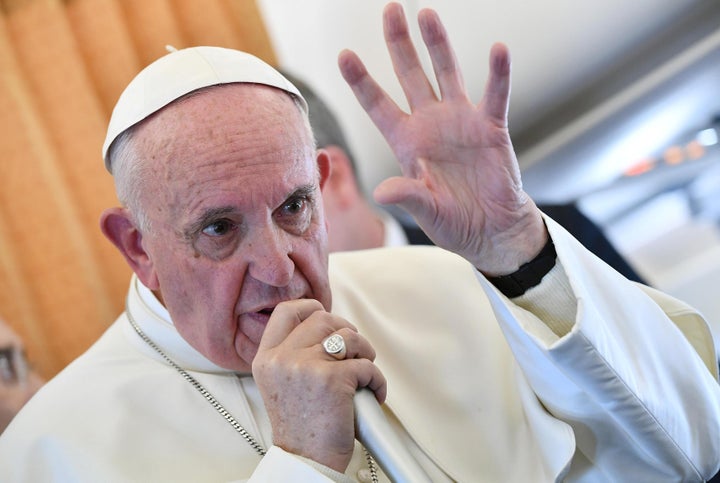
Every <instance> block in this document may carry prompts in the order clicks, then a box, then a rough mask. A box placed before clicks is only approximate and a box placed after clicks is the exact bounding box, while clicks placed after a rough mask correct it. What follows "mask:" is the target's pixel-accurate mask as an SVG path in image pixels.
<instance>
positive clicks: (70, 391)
mask: <svg viewBox="0 0 720 483" xmlns="http://www.w3.org/2000/svg"><path fill="white" fill-rule="evenodd" d="M384 15H385V31H386V39H387V44H388V47H389V50H390V53H391V56H392V59H393V63H394V65H395V69H396V71H397V73H398V77H399V79H400V82H401V84H402V86H403V88H404V90H405V93H406V95H407V97H408V100H409V103H410V107H411V111H412V112H411V113H410V114H406V113H404V112H402V111H401V110H399V109H398V107H397V106H396V105H395V104H394V103H393V102H392V101H391V100H390V99H389V98H388V97H387V96H386V95H385V94H384V92H383V91H382V90H381V89H380V88H379V87H378V85H377V84H376V83H375V82H374V80H373V79H372V78H371V77H370V76H369V75H368V74H367V72H366V71H365V69H364V67H363V66H362V64H361V63H360V61H359V59H358V58H357V57H356V56H355V55H354V54H353V53H350V52H343V53H342V54H341V56H340V59H339V62H340V68H341V70H342V73H343V75H344V77H345V79H346V80H347V82H348V83H349V85H350V86H351V87H352V89H353V90H354V92H355V94H356V96H357V98H358V100H359V101H360V103H361V104H362V105H363V107H364V108H365V110H366V111H367V112H368V113H369V115H370V116H371V117H372V119H373V121H374V122H375V124H376V125H377V126H378V128H379V129H380V130H381V131H382V132H383V134H384V135H385V137H386V138H387V139H388V141H389V142H390V144H391V145H392V146H393V148H394V151H395V153H396V155H397V157H398V161H399V162H400V165H401V168H402V171H403V176H402V177H398V178H393V179H389V180H386V181H385V182H384V183H382V184H381V185H380V186H379V188H378V190H377V191H376V196H377V198H378V201H380V202H383V203H396V204H399V205H400V206H402V207H403V208H405V209H406V210H407V211H409V212H410V213H411V214H412V215H413V216H414V217H415V218H416V219H417V221H418V223H419V224H420V226H422V228H423V229H424V230H425V231H426V233H427V234H428V235H429V236H430V237H431V238H432V239H433V241H434V242H435V243H436V244H437V245H439V246H441V247H443V248H444V249H440V248H436V247H420V248H417V247H416V248H409V247H404V248H397V249H387V250H375V251H370V252H351V253H348V254H343V255H338V256H337V257H336V256H333V257H332V258H331V259H330V261H329V264H328V257H327V253H326V252H327V249H326V244H327V237H326V231H325V221H324V215H323V210H322V202H321V200H320V194H319V190H320V187H321V186H322V185H323V183H324V181H325V180H326V179H327V176H328V160H327V155H326V154H325V153H324V152H322V150H321V151H319V152H316V150H315V148H314V144H313V141H312V135H311V132H310V129H309V127H308V121H307V117H306V113H305V104H304V102H303V101H302V99H301V97H300V96H299V94H298V93H297V91H296V89H295V88H294V87H293V86H292V85H291V84H289V83H288V82H287V81H285V79H284V78H283V77H282V76H280V75H279V74H278V73H277V72H275V71H274V70H272V69H271V68H269V67H268V66H266V65H264V64H262V63H261V62H260V61H258V60H257V59H254V58H252V57H250V56H247V55H245V54H243V53H240V52H234V51H227V50H225V49H218V48H193V49H186V50H182V51H178V52H175V53H171V54H169V55H168V56H166V57H164V58H162V59H160V60H158V61H157V62H155V63H153V64H152V65H150V66H149V67H148V68H146V69H145V70H144V71H143V72H142V73H140V74H139V76H138V77H137V78H136V79H135V80H134V81H133V82H132V83H131V84H130V85H129V86H128V88H127V90H126V91H125V93H124V94H123V95H122V96H121V98H120V100H119V101H118V104H117V106H116V108H115V111H114V113H113V117H112V120H111V122H110V126H109V129H108V137H107V140H106V143H105V148H106V154H105V160H106V164H107V167H108V169H110V170H111V172H112V173H113V175H114V177H115V181H116V185H117V190H118V195H119V197H120V199H121V201H122V203H123V207H121V208H113V209H109V210H107V211H106V212H105V213H104V214H103V216H102V220H101V226H102V230H103V232H104V233H105V235H106V236H107V237H108V238H109V239H110V240H111V241H112V242H113V243H114V244H115V245H116V246H117V247H118V249H119V250H120V251H121V252H122V253H123V255H124V256H125V258H126V259H127V261H128V263H129V264H130V266H131V267H132V268H133V271H134V273H135V275H134V277H133V279H132V281H131V286H130V291H129V294H128V299H127V307H126V310H125V312H124V313H123V314H122V315H121V316H120V318H119V319H118V320H117V321H116V323H115V324H114V325H113V326H112V327H111V328H110V329H109V330H108V332H107V333H106V334H105V335H104V336H103V337H102V338H101V339H100V340H99V341H98V342H97V343H96V344H95V345H94V346H93V347H92V348H91V349H90V350H89V351H88V352H87V353H86V354H84V355H83V356H81V357H80V358H79V359H78V360H77V361H75V362H74V363H72V364H71V365H70V366H69V367H68V368H67V369H66V370H65V371H63V372H62V373H61V374H59V375H58V376H57V377H56V378H55V379H53V380H52V381H50V382H49V383H48V384H47V385H46V386H45V387H44V388H43V390H41V392H40V393H38V395H37V396H36V397H35V398H33V400H31V401H30V403H29V404H28V405H27V406H26V407H25V409H24V410H23V411H22V412H21V413H20V414H19V415H18V417H17V418H16V419H15V421H14V422H13V423H12V424H11V425H10V427H9V428H8V430H7V432H6V433H5V434H4V435H3V437H2V438H0V479H2V480H3V481H16V480H32V481H43V480H59V481H226V480H231V479H234V480H248V481H273V482H275V481H318V482H319V481H354V480H361V481H369V480H375V481H380V480H383V481H385V478H386V477H385V475H384V474H383V472H382V471H380V470H379V469H378V468H377V464H376V463H375V461H374V460H373V459H372V458H371V457H369V456H367V455H365V454H364V452H363V448H362V447H361V446H360V444H359V443H358V442H357V441H356V440H355V424H354V406H353V396H354V395H355V393H356V390H357V389H358V388H369V389H370V390H371V391H373V392H374V393H375V397H376V398H377V400H378V401H380V402H383V401H386V403H385V405H384V412H385V414H386V415H387V417H388V419H389V423H390V424H391V425H392V427H393V428H394V431H396V434H395V437H396V439H397V440H398V441H400V444H401V445H402V446H403V447H404V448H406V449H407V450H408V451H409V452H410V454H411V455H412V456H413V457H414V459H415V460H416V461H417V464H418V465H419V466H420V467H421V468H422V470H423V471H424V472H425V473H426V474H427V478H428V480H429V481H503V482H508V481H557V480H564V479H566V480H569V481H623V480H624V481H698V480H701V479H703V478H706V477H708V476H710V475H711V474H712V473H713V472H714V471H715V470H716V469H717V467H718V456H717V455H718V454H720V404H718V403H720V390H719V388H718V384H717V381H716V378H715V376H716V374H715V372H714V371H715V369H714V368H715V364H714V360H715V354H714V348H713V346H712V342H711V341H712V339H711V337H710V335H709V332H708V330H707V326H706V325H705V323H704V322H703V320H702V319H701V318H700V317H699V316H698V315H697V314H696V313H695V312H693V311H692V310H691V309H690V308H688V307H686V306H684V305H683V304H681V303H680V302H678V301H675V300H672V299H670V298H669V297H667V296H664V295H662V294H659V293H657V292H656V291H653V290H651V289H646V288H642V287H641V286H638V285H635V284H633V283H630V282H628V281H627V280H626V279H624V278H623V277H622V276H620V275H619V274H617V273H616V272H614V271H613V270H612V269H610V268H609V267H607V266H606V265H604V264H602V263H600V262H599V261H598V260H597V259H596V258H595V257H594V256H592V255H591V254H589V253H588V252H587V251H586V250H584V249H583V248H582V247H581V246H580V245H579V244H578V243H577V242H576V241H575V240H574V239H572V237H570V236H569V235H568V234H567V233H566V232H565V231H564V230H562V228H560V227H559V226H558V225H557V224H556V223H554V222H553V221H552V220H551V219H543V216H542V214H541V213H540V211H539V210H538V209H537V208H536V206H535V205H534V203H533V202H532V200H530V199H529V198H528V197H527V195H526V194H525V193H524V192H523V191H522V185H521V183H520V176H519V170H518V165H517V162H516V159H515V156H514V153H513V151H512V147H511V143H510V139H509V137H508V131H507V125H506V111H507V104H508V96H509V61H508V53H507V51H506V49H505V48H504V47H503V46H501V45H498V46H495V47H493V49H492V51H491V55H490V63H491V73H490V76H489V80H488V84H487V90H486V94H485V97H484V99H483V101H482V102H481V103H480V104H478V105H474V104H472V103H471V102H470V101H469V100H468V98H467V96H466V94H465V90H464V88H463V86H462V82H461V76H460V71H459V70H458V68H457V66H456V62H455V57H454V54H453V52H452V50H451V48H450V45H449V43H448V40H447V37H446V34H445V32H444V30H443V28H442V25H441V23H440V21H439V19H438V18H437V16H436V14H435V13H434V12H432V11H430V10H424V11H422V12H421V14H420V18H419V21H420V29H421V32H422V33H423V38H424V41H425V44H426V45H427V46H428V48H429V51H430V55H431V58H432V60H433V65H434V67H435V71H436V76H437V78H438V83H439V86H440V93H441V99H438V98H436V97H435V95H434V93H433V90H432V89H431V87H430V84H429V82H428V80H427V78H426V77H425V75H424V74H423V72H422V69H421V68H420V64H419V62H418V59H417V56H416V53H415V50H414V47H413V45H412V43H411V41H410V39H409V36H408V33H407V25H406V23H405V20H404V15H403V12H402V10H401V8H400V6H399V5H397V4H391V5H389V6H388V7H387V8H386V10H385V14H384ZM556 252H557V256H556ZM328 270H329V272H330V273H329V275H328ZM509 297H512V298H509ZM388 437H389V436H388ZM376 456H378V458H379V459H381V460H382V459H383V458H384V455H376Z"/></svg>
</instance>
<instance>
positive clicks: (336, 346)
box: [322, 334, 347, 360]
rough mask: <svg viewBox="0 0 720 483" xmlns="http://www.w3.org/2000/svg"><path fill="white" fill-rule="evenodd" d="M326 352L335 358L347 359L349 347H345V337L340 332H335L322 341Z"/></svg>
mask: <svg viewBox="0 0 720 483" xmlns="http://www.w3.org/2000/svg"><path fill="white" fill-rule="evenodd" d="M322 345H323V349H325V352H327V353H328V354H330V355H331V356H333V357H334V358H335V359H339V360H342V359H345V356H346V355H347V348H346V347H345V339H343V336H341V335H340V334H333V335H331V336H329V337H327V338H326V339H325V340H323V342H322Z"/></svg>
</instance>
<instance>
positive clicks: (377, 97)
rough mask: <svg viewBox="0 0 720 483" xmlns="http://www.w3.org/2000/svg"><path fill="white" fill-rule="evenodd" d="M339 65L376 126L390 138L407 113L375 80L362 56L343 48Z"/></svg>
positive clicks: (339, 57)
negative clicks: (393, 129)
mask: <svg viewBox="0 0 720 483" xmlns="http://www.w3.org/2000/svg"><path fill="white" fill-rule="evenodd" d="M338 66H339V67H340V73H341V74H342V76H343V78H344V79H345V82H347V83H348V85H349V86H350V88H351V89H352V91H353V94H355V98H356V99H357V100H358V102H359V103H360V105H361V106H362V108H363V109H364V110H365V112H367V113H368V115H369V116H370V119H372V121H373V123H374V124H375V126H376V127H377V128H378V129H379V130H380V132H381V133H382V134H383V135H384V136H385V138H386V139H388V140H389V138H390V136H391V133H392V128H393V127H394V126H396V125H397V124H398V123H399V122H400V120H401V119H402V118H404V117H405V116H406V114H405V113H404V112H403V111H402V110H401V109H400V108H399V107H398V106H397V104H395V102H394V101H393V100H392V99H391V98H390V96H389V95H388V94H387V92H385V91H384V90H383V88H382V87H380V86H379V85H378V83H377V82H375V79H373V78H372V77H371V76H370V74H368V72H367V69H366V68H365V66H364V65H363V63H362V61H361V60H360V58H359V57H358V56H357V54H355V52H352V51H350V50H343V51H342V52H340V55H339V56H338Z"/></svg>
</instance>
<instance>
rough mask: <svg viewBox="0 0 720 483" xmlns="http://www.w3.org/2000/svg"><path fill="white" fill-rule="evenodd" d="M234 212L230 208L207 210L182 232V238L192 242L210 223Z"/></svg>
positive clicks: (233, 209)
mask: <svg viewBox="0 0 720 483" xmlns="http://www.w3.org/2000/svg"><path fill="white" fill-rule="evenodd" d="M235 211H236V210H235V208H234V207H232V206H220V207H217V208H208V209H207V210H205V211H203V212H202V214H201V215H200V216H199V217H198V218H197V219H196V220H195V221H194V222H192V223H191V224H190V226H188V227H187V228H185V229H184V230H183V231H182V236H183V238H185V239H187V240H192V239H194V238H195V236H196V235H197V234H198V233H199V232H201V231H202V230H203V229H204V228H205V227H206V226H207V225H209V224H210V223H211V222H213V221H216V220H218V219H219V218H222V217H223V216H224V215H227V214H229V213H234V212H235Z"/></svg>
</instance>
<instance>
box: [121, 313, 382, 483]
mask: <svg viewBox="0 0 720 483" xmlns="http://www.w3.org/2000/svg"><path fill="white" fill-rule="evenodd" d="M125 313H126V314H127V318H128V321H129V322H130V325H131V326H132V328H133V329H135V332H136V333H137V335H138V336H140V338H141V339H142V340H143V341H145V343H146V344H147V345H149V346H150V347H152V348H153V349H154V350H155V352H157V353H158V354H160V356H161V357H162V358H163V359H164V360H165V362H167V363H168V364H170V365H171V366H172V367H173V368H175V370H176V371H178V372H179V373H180V375H181V376H182V377H183V379H185V380H186V381H187V382H189V383H190V384H191V385H192V386H193V387H194V388H195V389H196V390H197V391H198V392H199V393H200V394H202V396H203V397H204V398H205V400H206V401H207V402H209V403H210V405H211V406H212V407H213V408H215V410H216V411H217V412H218V413H220V415H221V416H222V417H223V419H225V421H227V422H228V423H230V426H232V427H233V428H234V429H235V431H237V432H238V433H240V435H241V436H242V437H243V438H245V441H247V442H248V444H249V445H250V446H251V447H252V448H253V449H254V450H255V451H256V452H257V453H258V454H259V455H260V456H261V457H263V456H265V453H267V451H266V450H265V448H263V447H262V445H261V444H260V443H258V442H257V441H256V440H255V438H253V437H252V435H250V433H248V432H247V430H246V429H245V428H243V427H242V425H241V424H240V423H238V422H237V420H236V419H235V417H233V415H232V414H230V412H229V411H228V410H227V409H225V407H223V405H222V404H220V402H219V401H218V400H217V399H215V396H213V395H212V394H211V393H210V391H208V390H207V389H205V387H204V386H203V385H202V384H200V383H199V382H198V380H197V379H195V378H194V377H193V376H191V375H190V374H189V373H188V372H187V371H186V370H185V369H183V368H182V367H180V366H179V365H178V364H177V363H176V362H175V361H174V360H172V359H170V356H168V355H167V354H165V352H164V351H163V350H162V349H160V347H158V345H157V344H155V342H153V340H152V339H151V338H150V337H148V336H147V334H145V332H143V331H142V329H141V328H140V326H139V325H138V324H137V322H135V318H134V317H133V316H132V314H131V313H130V307H129V304H128V302H127V300H126V301H125ZM363 450H364V452H365V459H366V460H367V463H368V467H369V469H370V477H371V479H372V481H373V483H378V481H379V480H378V476H377V467H376V466H375V460H374V459H373V457H372V455H371V454H370V452H369V451H368V450H367V449H366V448H365V447H363Z"/></svg>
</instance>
